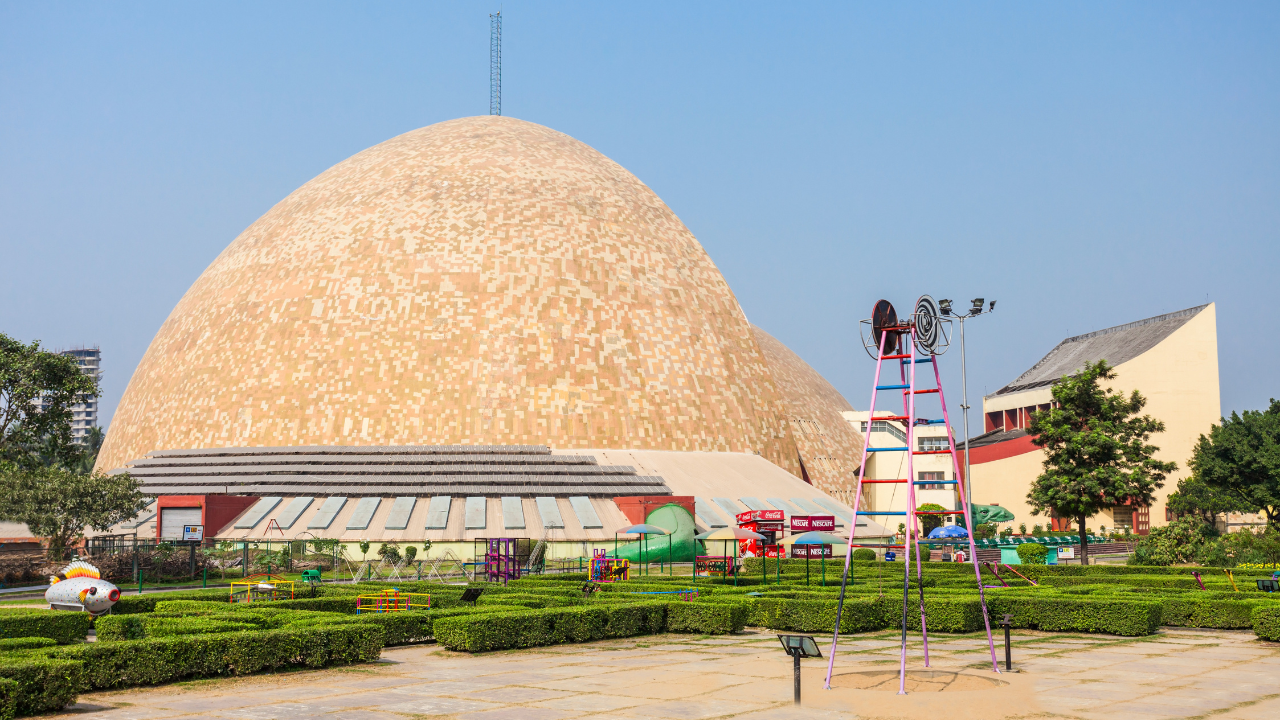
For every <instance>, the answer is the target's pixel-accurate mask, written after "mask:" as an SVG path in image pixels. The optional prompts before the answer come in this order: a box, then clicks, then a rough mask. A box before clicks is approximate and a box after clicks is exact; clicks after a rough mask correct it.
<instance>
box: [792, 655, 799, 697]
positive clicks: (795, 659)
mask: <svg viewBox="0 0 1280 720" xmlns="http://www.w3.org/2000/svg"><path fill="white" fill-rule="evenodd" d="M791 662H792V667H793V668H794V669H795V676H796V681H795V682H796V702H795V704H796V705H799V704H800V651H799V650H796V651H795V652H793V653H791Z"/></svg>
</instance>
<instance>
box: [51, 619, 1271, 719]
mask: <svg viewBox="0 0 1280 720" xmlns="http://www.w3.org/2000/svg"><path fill="white" fill-rule="evenodd" d="M1013 639H1014V659H1015V663H1014V670H1016V671H1018V672H1013V673H1004V674H1001V675H995V674H993V673H992V672H991V669H990V668H991V665H990V656H989V654H988V652H987V648H986V641H985V638H984V637H982V636H978V637H974V636H943V635H940V636H937V637H936V638H935V641H934V642H933V643H931V645H930V658H931V660H932V663H931V665H932V668H931V669H928V670H926V669H925V668H924V667H923V662H922V660H923V658H922V652H921V650H922V648H921V647H920V644H919V641H918V638H917V639H916V640H915V641H913V642H912V644H911V650H910V653H911V657H910V668H911V673H910V678H909V689H911V690H912V692H910V693H909V694H907V695H905V696H900V695H898V694H897V689H898V677H897V658H898V650H897V642H898V638H897V637H896V636H895V635H893V634H892V633H870V634H864V635H853V636H850V637H848V638H846V639H842V641H841V643H840V645H841V653H840V656H839V657H838V658H837V665H836V673H837V677H836V679H835V681H834V682H833V685H834V686H835V687H834V688H833V689H832V690H823V689H822V676H823V672H824V671H825V663H824V662H821V661H817V660H807V661H805V663H804V670H803V675H804V688H803V693H804V709H803V711H800V710H797V709H795V708H793V707H792V705H791V693H792V687H791V659H790V658H788V657H787V656H786V655H784V654H783V652H782V650H781V646H780V645H779V643H778V640H777V639H776V637H775V636H774V635H773V634H772V633H770V632H768V631H765V630H757V631H748V633H747V634H744V635H737V636H733V637H703V638H699V637H695V636H689V635H664V636H656V637H645V638H633V639H628V640H621V641H606V642H598V643H590V644H586V645H566V646H558V647H553V648H542V649H536V650H521V651H511V652H500V653H491V654H487V655H478V656H469V655H466V654H464V653H452V652H449V651H447V650H443V649H441V648H439V647H437V646H435V645H419V646H414V647H404V648H392V649H389V650H386V651H385V652H384V653H383V656H382V660H381V661H380V662H378V663H375V664H372V665H367V666H361V667H354V668H341V669H334V670H322V671H306V672H292V673H283V674H278V675H264V676H256V677H251V678H238V679H236V678H232V679H218V680H201V681H195V682H188V683H180V684H177V685H172V686H166V687H160V688H149V689H138V690H128V691H120V692H112V693H97V694H91V695H84V696H82V697H81V699H80V702H79V704H77V705H76V706H74V707H73V708H71V709H70V710H69V711H68V713H67V714H65V715H60V716H58V717H69V716H72V715H74V716H76V717H81V718H86V717H87V718H93V719H94V720H129V719H133V718H137V719H138V720H144V719H145V720H150V719H152V718H177V717H183V718H238V719H243V720H272V719H278V720H286V719H288V720H294V719H301V718H323V719H324V720H406V718H415V719H417V718H459V719H461V718H465V719H467V720H506V719H511V720H558V719H559V718H584V717H604V716H610V717H614V718H627V720H633V719H641V718H665V719H670V718H720V717H733V718H752V719H756V718H759V719H764V718H769V719H772V720H788V719H790V718H797V719H798V718H805V719H806V720H808V719H811V718H854V717H860V718H868V719H870V718H877V719H878V718H939V717H945V718H948V720H967V719H968V718H973V719H974V720H978V719H979V718H981V719H983V720H988V719H993V718H1040V717H1044V718H1085V719H1088V720H1094V719H1097V720H1102V719H1103V718H1106V719H1107V720H1117V719H1125V718H1142V719H1144V720H1147V719H1150V720H1159V719H1161V718H1186V717H1206V716H1212V717H1214V718H1222V719H1224V720H1246V719H1249V720H1255V719H1256V720H1262V719H1263V718H1267V719H1274V718H1277V717H1280V644H1274V643H1263V642H1260V641H1258V640H1257V639H1256V638H1254V636H1253V633H1251V632H1236V631H1224V630H1204V631H1197V630H1181V629H1168V630H1166V631H1163V632H1161V633H1160V634H1159V635H1156V636H1153V637H1150V638H1141V639H1125V638H1114V637H1106V636H1096V635H1069V634H1053V633H1035V632H1026V631H1020V632H1016V633H1015V634H1014V638H1013ZM827 642H828V645H827V647H829V643H830V638H829V637H828V640H827ZM1001 644H1002V639H998V640H997V651H998V654H999V655H1000V657H1001V658H1003V651H1002V648H1001ZM823 652H824V653H825V652H826V649H825V648H824V650H823Z"/></svg>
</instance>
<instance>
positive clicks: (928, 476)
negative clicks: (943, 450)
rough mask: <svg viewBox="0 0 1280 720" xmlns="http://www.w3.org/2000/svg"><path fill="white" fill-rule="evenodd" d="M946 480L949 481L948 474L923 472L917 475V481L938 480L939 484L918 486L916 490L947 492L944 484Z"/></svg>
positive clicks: (932, 483)
mask: <svg viewBox="0 0 1280 720" xmlns="http://www.w3.org/2000/svg"><path fill="white" fill-rule="evenodd" d="M946 479H947V474H946V473H945V472H924V471H921V472H918V473H916V480H919V481H921V482H925V481H929V480H936V481H937V482H930V483H928V484H927V485H916V489H917V490H946V489H947V486H946V485H944V484H943V482H944V481H945V480H946Z"/></svg>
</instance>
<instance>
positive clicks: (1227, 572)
mask: <svg viewBox="0 0 1280 720" xmlns="http://www.w3.org/2000/svg"><path fill="white" fill-rule="evenodd" d="M1222 573H1223V574H1224V575H1226V576H1227V582H1230V583H1231V590H1232V591H1233V592H1240V588H1238V587H1236V576H1235V574H1233V573H1232V572H1231V571H1230V570H1228V569H1227V568H1222Z"/></svg>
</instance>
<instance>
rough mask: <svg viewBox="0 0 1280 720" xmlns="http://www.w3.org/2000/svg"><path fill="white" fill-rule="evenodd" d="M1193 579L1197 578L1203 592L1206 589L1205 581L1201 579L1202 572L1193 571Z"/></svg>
mask: <svg viewBox="0 0 1280 720" xmlns="http://www.w3.org/2000/svg"><path fill="white" fill-rule="evenodd" d="M1191 577H1193V578H1195V579H1196V584H1197V585H1199V586H1200V589H1201V590H1203V589H1204V580H1201V579H1200V571H1199V570H1192V571H1191Z"/></svg>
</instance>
